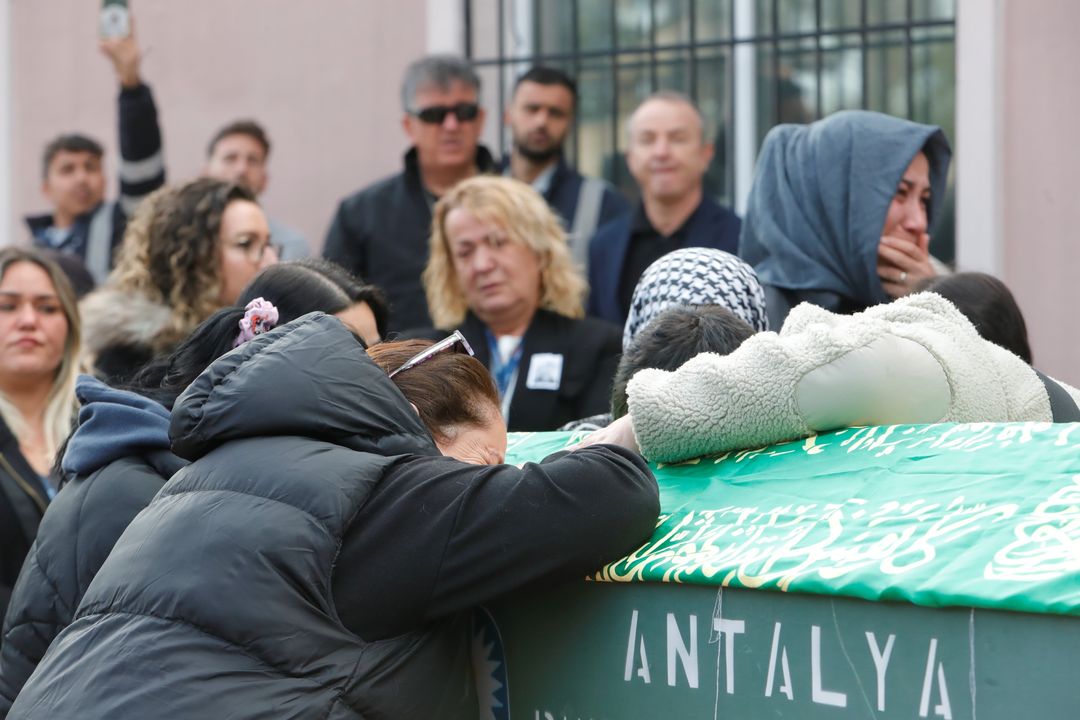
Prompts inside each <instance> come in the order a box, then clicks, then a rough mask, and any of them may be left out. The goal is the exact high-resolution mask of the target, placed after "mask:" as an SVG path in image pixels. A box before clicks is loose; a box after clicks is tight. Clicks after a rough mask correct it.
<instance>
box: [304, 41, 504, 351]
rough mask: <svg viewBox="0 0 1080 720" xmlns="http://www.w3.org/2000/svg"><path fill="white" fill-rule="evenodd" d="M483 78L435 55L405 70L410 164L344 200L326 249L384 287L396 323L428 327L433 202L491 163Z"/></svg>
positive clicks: (458, 62)
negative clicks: (425, 277) (424, 282)
mask: <svg viewBox="0 0 1080 720" xmlns="http://www.w3.org/2000/svg"><path fill="white" fill-rule="evenodd" d="M479 99H480V78H479V77H478V76H477V75H476V72H475V71H473V69H472V68H471V67H470V66H469V64H468V63H467V62H465V61H464V60H462V59H461V58H457V57H453V56H444V55H436V56H431V57H425V58H422V59H421V60H417V61H416V62H414V63H413V64H412V65H410V66H409V68H408V70H406V72H405V79H404V81H403V82H402V87H401V100H402V105H403V107H404V110H405V116H404V118H403V119H402V126H403V127H404V129H405V134H406V135H407V136H408V137H409V140H410V141H411V142H412V147H411V148H409V151H408V152H407V153H406V154H405V169H404V170H403V171H402V172H400V173H398V174H397V175H394V176H392V177H389V178H386V179H384V180H380V181H379V182H377V183H375V184H374V185H371V186H369V187H367V188H364V189H363V190H361V191H359V192H357V193H354V194H353V195H350V196H349V197H347V198H345V199H344V200H342V201H341V204H340V205H338V209H337V212H336V213H335V214H334V219H333V221H332V223H331V225H330V231H329V232H328V233H327V236H326V245H325V247H324V248H323V256H324V257H326V258H327V259H329V260H333V261H334V262H336V263H338V264H339V265H342V266H344V267H345V268H346V269H348V270H350V271H352V272H353V273H355V274H356V275H359V276H360V277H361V278H363V279H364V280H366V281H367V282H372V283H375V284H376V285H378V286H379V287H380V288H382V290H383V292H384V293H385V294H386V297H387V300H389V302H390V326H389V329H390V330H391V331H400V330H407V329H411V328H430V327H431V318H430V317H428V311H427V301H426V300H425V297H424V290H423V288H422V287H421V284H420V274H421V273H422V272H423V271H424V265H425V264H426V263H427V257H428V235H429V234H430V228H431V207H432V205H434V204H435V201H436V200H437V199H438V198H439V196H440V195H442V194H443V193H444V192H446V191H447V190H449V189H450V188H451V187H453V186H454V185H455V184H456V183H457V182H458V181H459V180H464V179H465V178H467V177H472V176H473V175H476V174H477V173H481V172H489V171H491V170H492V169H493V168H494V162H493V160H492V157H491V153H489V152H488V151H487V149H486V148H484V147H483V146H481V145H479V144H478V143H479V140H480V132H481V131H482V130H483V127H484V109H483V108H482V107H480V105H479Z"/></svg>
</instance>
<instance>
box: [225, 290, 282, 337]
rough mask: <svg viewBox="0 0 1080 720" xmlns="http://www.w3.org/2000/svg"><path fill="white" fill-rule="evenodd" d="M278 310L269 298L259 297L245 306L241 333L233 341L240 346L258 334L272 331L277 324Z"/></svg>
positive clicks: (241, 319) (241, 321) (241, 320)
mask: <svg viewBox="0 0 1080 720" xmlns="http://www.w3.org/2000/svg"><path fill="white" fill-rule="evenodd" d="M277 321H278V311H277V308H276V307H274V304H273V303H271V302H270V301H269V300H263V299H262V298H261V297H257V298H255V299H254V300H252V301H251V302H249V303H248V304H247V306H245V307H244V317H242V318H240V334H239V335H237V336H236V340H234V341H233V347H234V348H238V347H240V346H241V345H243V344H244V343H246V342H247V341H248V340H251V339H252V338H253V337H255V336H256V335H261V334H263V333H265V332H270V331H271V330H273V329H274V327H275V326H276V325H277Z"/></svg>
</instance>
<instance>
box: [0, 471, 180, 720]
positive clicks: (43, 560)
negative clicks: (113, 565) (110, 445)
mask: <svg viewBox="0 0 1080 720" xmlns="http://www.w3.org/2000/svg"><path fill="white" fill-rule="evenodd" d="M184 464H185V463H184V461H183V460H181V459H180V458H178V457H176V456H175V455H173V454H172V453H170V452H168V451H167V450H156V451H149V452H142V453H139V454H135V455H131V456H129V457H124V458H121V459H119V460H115V461H113V462H111V463H109V464H108V465H106V466H105V467H103V468H101V469H100V470H98V471H97V472H94V473H92V474H90V475H87V476H85V477H75V478H74V479H73V480H72V481H70V482H68V483H67V484H66V485H64V488H63V490H62V491H61V492H60V494H59V495H57V496H56V499H55V500H54V501H53V502H52V504H51V505H50V506H49V509H48V512H46V513H45V517H44V518H43V519H42V521H41V525H40V527H39V529H38V536H37V542H35V543H34V545H33V547H32V548H31V549H30V554H29V555H27V558H26V563H25V564H24V566H23V570H22V573H21V574H20V575H19V580H18V582H17V583H16V585H15V590H14V592H13V593H12V596H11V604H10V606H9V608H8V613H7V615H6V616H5V618H4V635H3V638H4V641H3V645H2V646H0V718H3V717H5V716H6V715H7V712H8V710H9V709H10V708H11V703H12V702H14V700H15V698H16V696H17V695H18V694H19V691H20V690H22V687H23V685H24V684H25V683H26V680H27V679H28V678H29V677H30V675H31V673H33V672H34V668H36V667H37V665H38V663H39V662H40V661H41V658H42V657H44V655H45V651H46V650H48V649H49V644H50V643H51V642H52V641H53V640H54V639H55V638H56V636H57V635H59V634H60V631H62V630H63V629H64V628H65V627H67V626H68V625H69V624H71V621H72V619H73V618H74V616H75V609H76V608H77V607H78V606H79V602H80V601H81V600H82V597H83V595H84V594H85V593H86V588H87V587H88V586H89V585H90V581H91V580H93V579H94V576H95V575H97V572H98V570H99V569H100V568H101V565H102V563H104V562H105V558H107V557H108V556H109V552H110V551H112V548H113V545H115V544H116V541H117V540H118V539H119V538H120V535H121V534H122V533H123V532H124V530H125V529H126V528H127V526H128V524H130V523H131V521H132V519H134V517H135V516H136V515H138V514H139V512H140V511H141V510H142V509H143V508H145V507H146V506H147V505H149V504H150V501H151V500H153V499H154V496H155V495H156V494H157V492H158V490H160V489H161V486H162V485H164V484H165V481H166V480H168V479H169V477H171V476H172V474H173V473H175V472H176V471H177V470H179V469H180V468H181V467H183V466H184Z"/></svg>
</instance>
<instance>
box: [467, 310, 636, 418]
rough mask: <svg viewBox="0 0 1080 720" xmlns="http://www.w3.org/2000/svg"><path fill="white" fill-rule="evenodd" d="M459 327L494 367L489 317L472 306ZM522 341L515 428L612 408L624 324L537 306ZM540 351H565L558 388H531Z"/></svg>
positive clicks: (512, 405)
mask: <svg viewBox="0 0 1080 720" xmlns="http://www.w3.org/2000/svg"><path fill="white" fill-rule="evenodd" d="M459 329H460V330H461V334H462V335H464V336H465V339H466V340H468V341H469V345H471V346H472V348H473V351H474V352H475V353H476V358H477V359H478V360H480V362H482V363H484V365H486V366H488V367H489V368H490V367H491V353H490V351H489V350H488V343H487V338H486V335H485V332H484V330H485V325H484V323H483V322H481V320H480V318H478V317H476V316H475V315H473V314H472V313H471V312H470V313H469V314H468V315H466V316H465V322H464V323H462V325H461V327H460V328H459ZM522 342H524V343H525V345H524V347H523V348H522V355H521V364H520V366H519V371H518V376H517V382H516V383H515V384H514V395H513V397H511V399H510V417H509V418H508V419H507V427H509V429H510V430H511V431H544V430H557V429H559V427H561V426H562V425H564V424H566V423H568V422H570V421H571V420H577V419H578V418H583V417H586V416H588V415H597V414H599V413H602V412H607V411H608V410H609V409H611V381H612V378H614V377H615V368H616V367H617V366H618V364H619V355H620V353H622V330H621V329H620V328H618V327H616V326H615V325H612V324H611V323H609V322H606V321H603V320H597V319H595V318H583V319H581V320H575V319H573V318H568V317H565V316H563V315H559V314H557V313H553V312H550V311H548V310H537V311H536V314H535V315H534V316H533V319H532V322H531V323H530V324H529V329H528V330H526V331H525V337H524V338H523V339H522ZM537 353H554V354H557V355H561V356H562V358H563V366H562V377H561V379H560V382H559V389H558V390H541V389H531V388H529V382H528V381H529V367H530V363H531V361H532V357H533V355H535V354H537Z"/></svg>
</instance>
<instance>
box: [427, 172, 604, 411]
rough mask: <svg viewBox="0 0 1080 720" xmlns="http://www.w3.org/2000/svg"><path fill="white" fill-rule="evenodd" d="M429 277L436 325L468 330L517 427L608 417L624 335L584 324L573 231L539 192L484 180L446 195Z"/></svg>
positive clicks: (437, 214) (439, 208) (437, 216)
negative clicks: (570, 234) (568, 232)
mask: <svg viewBox="0 0 1080 720" xmlns="http://www.w3.org/2000/svg"><path fill="white" fill-rule="evenodd" d="M423 280H424V289H425V292H426V293H427V299H428V310H429V312H430V313H431V317H432V319H433V321H434V323H435V325H436V327H438V328H440V329H442V330H451V329H455V328H456V329H459V330H461V332H462V334H463V335H465V337H466V338H467V339H468V341H469V343H470V344H471V345H472V346H473V347H474V348H475V349H476V354H477V357H478V358H479V359H480V360H481V361H483V362H484V364H485V365H486V366H487V367H488V369H489V370H490V371H491V373H492V375H493V376H494V378H495V381H496V385H497V386H498V388H499V395H500V398H501V400H502V410H503V415H504V416H505V417H506V419H507V424H508V425H509V427H510V429H511V430H554V429H555V428H557V427H559V426H560V425H562V424H563V423H565V422H568V421H570V420H573V419H576V418H579V417H584V416H586V415H593V414H596V413H599V412H603V411H604V409H605V408H606V406H607V395H608V393H609V391H610V388H611V378H612V375H613V374H614V371H615V364H616V363H617V362H618V355H619V352H620V349H621V348H620V340H619V337H620V336H619V329H618V328H617V327H615V326H614V325H611V324H610V323H606V322H602V321H599V320H595V319H592V318H585V317H584V306H583V302H584V296H585V293H586V290H587V285H586V283H585V281H584V279H583V278H582V274H581V271H580V270H579V269H578V268H576V267H574V264H573V261H572V260H571V257H570V251H569V249H568V247H567V243H566V232H565V231H564V230H563V228H562V225H561V223H560V221H559V218H558V217H557V216H556V215H555V213H554V212H552V211H551V209H550V208H549V207H548V206H547V203H546V202H544V199H543V198H542V197H541V196H540V194H539V193H538V192H536V190H534V189H533V188H532V187H530V186H528V185H526V184H524V183H521V182H518V181H517V180H513V179H510V178H504V177H494V176H481V177H475V178H471V179H469V180H466V181H464V182H462V183H459V184H458V185H456V186H455V187H454V188H453V189H452V190H451V191H450V192H448V193H447V194H446V195H444V196H443V197H442V198H441V199H440V200H439V202H438V203H437V204H436V205H435V211H434V219H433V223H432V233H431V252H430V255H429V259H428V265H427V268H426V269H425V270H424V276H423Z"/></svg>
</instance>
